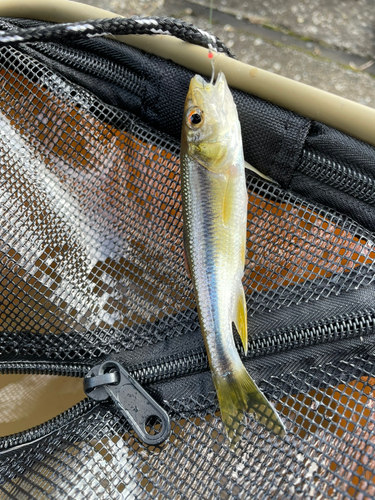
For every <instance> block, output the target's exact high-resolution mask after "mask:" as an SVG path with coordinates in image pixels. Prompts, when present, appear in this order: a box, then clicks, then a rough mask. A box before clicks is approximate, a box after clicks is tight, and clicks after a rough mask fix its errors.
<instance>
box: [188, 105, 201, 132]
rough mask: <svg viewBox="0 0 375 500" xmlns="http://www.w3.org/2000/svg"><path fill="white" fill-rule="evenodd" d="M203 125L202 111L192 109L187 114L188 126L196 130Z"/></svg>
mask: <svg viewBox="0 0 375 500" xmlns="http://www.w3.org/2000/svg"><path fill="white" fill-rule="evenodd" d="M202 123H203V111H201V110H200V109H199V108H194V109H192V110H191V111H190V113H189V114H188V124H189V126H190V127H192V128H196V127H197V126H199V125H201V124H202Z"/></svg>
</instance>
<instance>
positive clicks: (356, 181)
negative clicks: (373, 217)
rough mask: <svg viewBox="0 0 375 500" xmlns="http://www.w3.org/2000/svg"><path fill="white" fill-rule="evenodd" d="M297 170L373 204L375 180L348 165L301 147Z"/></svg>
mask: <svg viewBox="0 0 375 500" xmlns="http://www.w3.org/2000/svg"><path fill="white" fill-rule="evenodd" d="M298 170H299V171H300V172H302V173H304V174H308V175H313V177H314V178H315V179H317V180H320V181H323V182H325V183H327V184H329V185H330V186H332V187H334V188H338V189H340V190H341V191H344V192H345V193H348V194H350V195H352V196H355V197H356V198H359V199H361V200H362V201H364V202H367V203H370V204H372V205H375V180H374V179H372V178H371V177H368V176H366V175H364V174H361V173H360V172H357V171H356V170H353V169H351V168H350V167H347V166H345V165H341V164H339V163H336V162H334V161H332V160H329V159H327V158H323V157H321V156H320V155H317V154H315V153H312V152H311V151H307V150H306V149H303V151H302V159H301V163H300V165H299V166H298Z"/></svg>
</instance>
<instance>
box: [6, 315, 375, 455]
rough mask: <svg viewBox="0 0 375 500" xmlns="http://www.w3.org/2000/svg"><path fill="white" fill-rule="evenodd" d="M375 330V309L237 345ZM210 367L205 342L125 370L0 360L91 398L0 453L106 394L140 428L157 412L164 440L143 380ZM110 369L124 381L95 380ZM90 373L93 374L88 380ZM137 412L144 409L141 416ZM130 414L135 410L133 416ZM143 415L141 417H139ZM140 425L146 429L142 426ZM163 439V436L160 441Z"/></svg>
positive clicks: (278, 347)
mask: <svg viewBox="0 0 375 500" xmlns="http://www.w3.org/2000/svg"><path fill="white" fill-rule="evenodd" d="M374 331H375V311H373V310H368V311H363V312H362V313H361V314H358V315H355V316H354V315H353V316H351V317H348V316H342V317H340V318H337V319H336V320H334V321H332V320H331V321H330V322H327V323H324V322H319V323H316V324H314V325H312V326H311V325H306V326H303V325H302V326H299V327H295V328H287V329H285V330H282V331H277V332H273V333H272V332H271V333H270V334H269V335H267V337H263V338H257V339H253V340H251V341H250V342H249V349H248V355H247V357H246V358H244V351H243V348H242V346H241V344H240V343H238V345H237V348H238V350H239V351H240V354H241V357H242V358H243V359H245V363H246V361H247V360H249V359H251V358H255V357H260V356H265V355H271V354H275V353H280V352H285V351H288V350H291V349H295V348H296V347H308V346H312V345H318V344H324V343H328V342H332V341H335V340H345V339H353V338H356V337H362V336H366V335H369V334H370V333H372V332H374ZM208 370H209V365H208V359H207V355H206V352H205V349H204V347H203V346H202V348H197V349H195V350H194V351H191V352H189V353H183V352H181V353H179V354H176V355H174V356H168V357H166V358H162V359H156V360H152V362H148V363H144V364H140V365H135V366H128V367H127V369H126V370H125V367H124V366H122V365H121V364H119V363H118V362H117V361H114V360H112V359H107V360H106V361H104V362H102V363H100V364H97V365H93V364H92V363H87V364H85V363H83V364H73V363H72V364H59V363H56V362H53V363H46V362H44V363H42V362H40V363H39V362H6V361H4V362H1V363H0V373H20V374H24V373H35V374H49V375H52V374H54V375H70V376H76V377H81V378H83V379H84V386H85V389H86V393H87V395H88V399H85V400H83V401H82V402H81V403H78V404H77V405H76V406H74V407H73V408H71V409H70V410H68V411H66V412H64V413H62V414H61V415H59V416H57V417H55V418H54V419H52V420H49V421H48V422H45V423H44V424H41V425H40V426H37V427H35V428H33V429H29V430H26V431H23V432H20V433H18V434H14V435H12V436H7V437H4V438H1V439H0V454H3V453H5V452H7V451H10V450H11V449H12V448H13V449H14V447H16V446H20V445H26V444H28V443H30V442H32V441H34V440H35V439H40V438H42V437H43V436H45V435H47V434H49V433H51V432H53V430H54V429H58V428H61V426H62V425H66V424H67V423H69V422H72V420H74V419H76V418H78V417H80V416H82V415H84V414H86V413H88V412H90V411H91V410H92V409H93V408H94V407H95V406H97V405H98V404H101V403H100V402H101V401H104V400H108V398H109V399H111V400H112V401H113V402H114V404H115V406H116V407H117V409H118V410H119V411H120V412H121V413H122V414H123V415H125V417H126V418H127V420H128V421H129V422H130V424H131V425H132V426H133V427H136V426H135V425H134V422H135V424H137V425H138V426H140V424H141V423H142V420H143V423H145V422H144V421H145V420H147V418H148V417H149V416H151V415H152V416H154V417H156V420H159V423H156V424H155V423H154V424H153V423H152V422H150V425H149V427H150V428H151V431H152V432H154V433H155V429H156V433H155V435H156V436H158V437H156V438H154V437H153V434H152V433H151V438H150V436H147V435H146V436H143V437H146V439H150V441H149V442H150V443H151V444H153V445H155V444H160V443H161V442H162V441H163V440H165V439H167V437H168V435H169V430H170V423H169V416H168V415H167V414H166V412H165V411H164V410H163V409H162V408H161V407H160V406H159V405H158V403H157V402H156V401H155V399H154V398H152V397H151V396H150V395H149V394H148V393H147V392H146V391H145V390H144V389H143V387H142V386H141V385H140V384H142V385H145V386H147V385H150V384H154V383H158V382H159V383H160V382H163V381H168V380H173V379H175V378H177V377H183V376H186V375H190V374H197V373H200V372H206V371H208ZM111 371H112V372H116V371H117V372H118V373H119V374H120V375H121V377H123V378H122V379H121V380H120V377H119V374H117V375H110V378H108V379H107V380H106V379H102V381H101V382H100V381H99V379H96V380H95V377H97V376H99V375H102V374H107V373H111ZM92 377H93V379H92V380H91V381H90V379H91V378H92ZM111 377H112V378H111ZM90 382H91V384H90ZM120 382H121V383H120ZM98 390H99V391H98ZM95 391H96V395H95ZM121 391H124V392H123V394H122V395H121V394H120V395H119V393H120V392H121ZM129 391H130V393H133V396H131V397H130V400H131V399H132V397H133V399H132V401H133V402H132V401H130V406H131V405H132V406H131V408H130V410H129ZM98 392H101V394H98ZM134 398H139V399H140V400H141V404H140V405H139V403H134ZM143 398H144V399H143ZM139 399H138V401H139ZM144 405H146V406H147V405H150V406H149V411H148V413H147V411H146V413H145V412H144V411H143V413H141V410H142V407H143V406H144ZM143 409H144V408H143ZM137 411H140V413H139V414H138V416H137ZM159 412H160V413H159ZM163 412H164V413H163ZM129 414H132V415H130V416H129ZM134 415H135V416H134ZM140 415H143V416H142V417H141V416H140ZM145 415H146V416H145ZM131 417H132V418H131ZM160 422H161V423H162V424H161V423H160ZM163 425H164V429H163V432H162V433H161V432H160V431H159V430H160V427H162V428H163ZM158 426H159V429H158ZM142 429H143V431H144V427H143V428H142ZM138 432H139V430H138ZM141 434H142V432H141ZM160 438H161V439H162V441H159V439H160Z"/></svg>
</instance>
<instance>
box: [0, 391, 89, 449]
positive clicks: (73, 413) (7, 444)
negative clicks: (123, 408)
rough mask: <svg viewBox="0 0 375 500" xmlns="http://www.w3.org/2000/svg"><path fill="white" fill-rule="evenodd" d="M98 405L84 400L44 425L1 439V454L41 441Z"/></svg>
mask: <svg viewBox="0 0 375 500" xmlns="http://www.w3.org/2000/svg"><path fill="white" fill-rule="evenodd" d="M98 404H99V403H97V402H96V401H93V400H90V399H84V400H83V401H81V402H80V403H77V404H76V405H75V406H73V407H72V408H70V409H69V410H66V411H64V413H61V414H60V415H58V416H57V417H54V418H52V419H51V420H48V421H47V422H44V423H43V424H40V425H37V426H36V427H33V428H31V429H27V430H26V431H22V432H18V433H17V434H12V435H10V436H5V437H1V438H0V452H6V451H7V450H8V449H11V448H14V447H15V446H20V445H25V444H27V443H30V442H32V441H35V440H36V439H41V438H43V437H44V436H46V435H48V434H50V433H51V432H53V431H55V430H59V429H61V428H62V427H63V426H64V425H67V424H69V423H71V422H72V420H73V419H76V418H78V417H80V416H81V415H83V414H85V413H87V412H88V411H90V410H91V409H92V408H94V406H96V405H98Z"/></svg>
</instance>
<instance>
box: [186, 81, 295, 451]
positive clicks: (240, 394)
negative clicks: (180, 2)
mask: <svg viewBox="0 0 375 500" xmlns="http://www.w3.org/2000/svg"><path fill="white" fill-rule="evenodd" d="M181 191H182V202H183V218H184V247H185V258H186V265H187V268H188V272H189V274H190V276H191V279H192V281H193V285H194V290H195V297H196V303H197V308H198V315H199V320H200V325H201V330H202V334H203V338H204V341H205V345H206V349H207V354H208V359H209V363H210V367H211V372H212V377H213V381H214V385H215V387H216V392H217V395H218V399H219V404H220V410H221V417H222V421H223V422H224V424H225V428H226V431H227V435H228V437H229V439H230V441H231V442H232V445H234V444H235V443H237V442H238V441H239V440H240V438H241V434H242V432H243V428H244V427H243V425H241V424H242V422H243V420H244V413H245V412H251V413H252V414H253V415H254V416H255V418H256V419H257V420H258V421H260V422H261V423H263V424H264V425H265V426H266V428H267V429H268V430H269V431H271V432H273V433H275V434H276V435H278V436H283V435H284V433H285V429H284V426H283V424H282V422H281V420H280V418H279V416H278V414H277V413H276V411H275V409H274V408H273V406H272V405H271V404H270V403H269V402H268V401H267V399H266V398H265V397H264V395H263V394H262V393H261V391H260V390H259V388H258V387H257V386H256V384H255V382H254V381H253V380H252V379H251V377H250V376H249V374H248V373H247V371H246V368H245V367H244V365H243V364H242V361H241V359H240V356H239V354H238V352H237V349H236V346H235V343H234V339H233V332H232V322H234V323H235V325H236V328H237V331H238V333H239V335H240V337H241V341H242V344H243V347H244V350H245V353H246V352H247V345H248V342H247V310H246V300H245V293H244V289H243V285H242V281H241V280H242V277H243V274H244V266H245V255H246V227H247V203H248V197H247V189H246V181H245V164H244V157H243V151H242V138H241V128H240V123H239V120H238V115H237V109H236V106H235V103H234V101H233V97H232V94H231V92H230V90H229V87H228V85H227V82H226V80H225V76H224V74H223V73H219V75H218V78H217V81H216V83H215V84H211V83H207V82H205V80H204V79H203V78H202V77H201V76H199V75H196V76H195V77H194V78H192V80H191V83H190V87H189V91H188V94H187V97H186V102H185V111H184V120H183V125H182V140H181Z"/></svg>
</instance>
